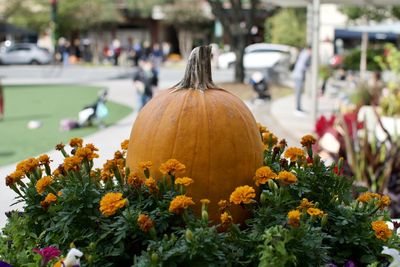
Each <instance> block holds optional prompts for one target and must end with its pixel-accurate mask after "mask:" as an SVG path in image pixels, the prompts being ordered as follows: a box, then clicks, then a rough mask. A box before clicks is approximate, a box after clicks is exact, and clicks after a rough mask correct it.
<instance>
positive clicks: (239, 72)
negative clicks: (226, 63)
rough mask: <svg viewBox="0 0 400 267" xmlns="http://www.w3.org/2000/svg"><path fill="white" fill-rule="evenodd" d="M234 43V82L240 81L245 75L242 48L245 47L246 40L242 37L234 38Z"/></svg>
mask: <svg viewBox="0 0 400 267" xmlns="http://www.w3.org/2000/svg"><path fill="white" fill-rule="evenodd" d="M236 39H237V42H235V43H236V45H235V46H234V47H233V49H234V52H235V55H236V64H235V82H238V83H242V82H243V81H244V77H245V70H244V66H243V57H244V49H245V47H246V42H245V40H244V38H243V37H242V38H240V37H239V38H236Z"/></svg>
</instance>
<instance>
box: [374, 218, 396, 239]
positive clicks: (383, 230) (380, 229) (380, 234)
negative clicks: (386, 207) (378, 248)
mask: <svg viewBox="0 0 400 267" xmlns="http://www.w3.org/2000/svg"><path fill="white" fill-rule="evenodd" d="M371 226H372V229H373V230H374V231H375V236H376V238H378V239H381V240H383V241H386V240H387V239H388V238H390V237H391V236H392V234H393V233H392V231H391V230H390V229H389V227H388V225H387V224H386V222H384V221H374V222H372V223H371Z"/></svg>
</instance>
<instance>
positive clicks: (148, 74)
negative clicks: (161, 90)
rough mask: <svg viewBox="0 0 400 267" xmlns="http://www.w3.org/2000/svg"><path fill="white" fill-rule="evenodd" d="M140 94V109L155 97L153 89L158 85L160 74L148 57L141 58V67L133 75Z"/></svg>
mask: <svg viewBox="0 0 400 267" xmlns="http://www.w3.org/2000/svg"><path fill="white" fill-rule="evenodd" d="M133 83H134V86H135V89H136V91H137V95H138V98H139V99H138V100H139V101H138V109H137V110H138V111H139V110H140V109H141V108H142V107H143V106H144V105H145V104H146V103H147V102H149V101H150V99H151V98H152V97H153V89H154V88H155V87H157V86H158V75H157V71H156V70H155V69H154V67H153V64H152V62H151V61H149V60H148V59H141V60H139V68H138V70H137V71H136V73H135V74H134V76H133Z"/></svg>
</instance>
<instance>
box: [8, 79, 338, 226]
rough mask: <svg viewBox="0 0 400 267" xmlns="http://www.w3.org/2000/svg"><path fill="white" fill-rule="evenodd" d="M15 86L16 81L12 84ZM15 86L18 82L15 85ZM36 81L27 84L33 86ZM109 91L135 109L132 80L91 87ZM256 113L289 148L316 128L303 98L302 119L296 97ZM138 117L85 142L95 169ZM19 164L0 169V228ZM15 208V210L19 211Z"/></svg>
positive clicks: (256, 106)
mask: <svg viewBox="0 0 400 267" xmlns="http://www.w3.org/2000/svg"><path fill="white" fill-rule="evenodd" d="M12 82H14V81H12ZM15 82H16V81H15ZM33 82H34V81H32V80H31V81H25V83H30V84H32V83H33ZM4 84H7V81H5V82H4ZM90 84H92V85H99V86H103V87H107V88H109V100H111V101H114V102H118V103H121V104H124V105H127V106H129V107H131V108H132V109H134V103H135V102H136V101H135V94H134V90H133V87H132V81H131V80H130V79H120V80H109V81H103V82H95V83H90ZM169 86H171V84H165V83H164V84H163V83H162V82H161V84H160V88H167V87H169ZM319 101H320V105H319V106H320V107H321V112H322V113H327V112H328V113H329V112H331V111H332V110H333V109H334V108H335V99H334V98H329V97H322V98H320V99H319ZM245 102H246V104H247V105H248V107H249V108H250V110H251V111H252V112H253V114H254V116H255V118H256V120H257V121H258V122H260V123H262V124H263V125H266V126H267V127H268V128H269V129H270V130H271V131H272V132H274V133H275V134H276V135H277V136H278V137H280V138H286V140H287V141H288V144H289V145H290V146H298V145H299V140H300V138H301V136H303V135H304V134H308V133H312V132H313V129H314V126H313V123H312V119H311V115H310V110H311V101H310V100H309V99H308V98H307V97H304V98H303V106H304V107H305V111H306V112H307V113H306V115H305V116H303V117H297V116H295V114H294V113H293V110H294V102H295V101H294V96H293V95H290V96H287V97H284V98H280V99H277V100H275V101H272V102H270V101H267V102H266V101H261V100H256V101H249V100H247V101H245ZM135 117H136V113H135V112H132V113H131V114H130V115H128V116H127V117H125V118H123V119H122V120H120V121H119V122H117V123H116V124H115V125H113V126H110V127H108V128H105V129H103V130H101V131H99V132H97V133H95V134H92V135H90V136H87V137H85V138H84V143H93V144H95V145H96V146H97V147H98V148H99V150H100V151H99V152H100V153H99V154H100V158H99V159H97V160H96V161H95V165H96V166H98V167H100V166H102V164H103V163H104V162H105V160H106V159H109V158H112V157H113V154H114V152H115V151H116V150H118V149H119V146H120V142H121V141H123V140H124V139H127V138H129V135H130V131H131V127H132V124H133V121H134V120H135ZM47 154H48V155H49V156H50V158H51V159H53V161H54V162H53V166H57V164H59V163H60V162H61V161H62V159H63V158H62V156H61V154H60V153H59V152H58V151H49V152H48V153H47ZM15 165H16V164H11V165H8V166H4V167H1V168H0V192H1V194H0V227H2V226H3V225H4V224H5V221H6V217H5V215H4V212H5V211H8V210H10V207H9V206H10V204H11V203H13V199H14V197H15V195H14V194H13V192H12V191H11V190H10V189H9V188H7V187H6V186H5V183H4V182H3V181H4V177H5V176H6V175H7V174H9V173H11V172H12V171H14V169H15ZM20 207H21V206H15V207H14V208H20Z"/></svg>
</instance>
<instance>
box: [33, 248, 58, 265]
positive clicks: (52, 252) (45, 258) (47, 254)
mask: <svg viewBox="0 0 400 267" xmlns="http://www.w3.org/2000/svg"><path fill="white" fill-rule="evenodd" d="M32 251H33V252H36V253H37V254H39V255H40V256H42V262H41V264H40V266H46V265H47V263H48V262H49V261H51V260H52V259H54V258H56V257H58V256H60V254H61V251H60V250H59V249H58V248H56V247H47V248H41V249H38V248H34V249H32Z"/></svg>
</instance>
